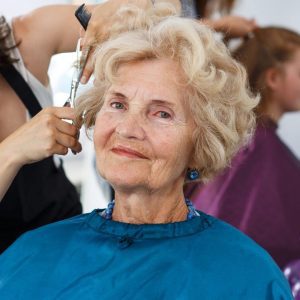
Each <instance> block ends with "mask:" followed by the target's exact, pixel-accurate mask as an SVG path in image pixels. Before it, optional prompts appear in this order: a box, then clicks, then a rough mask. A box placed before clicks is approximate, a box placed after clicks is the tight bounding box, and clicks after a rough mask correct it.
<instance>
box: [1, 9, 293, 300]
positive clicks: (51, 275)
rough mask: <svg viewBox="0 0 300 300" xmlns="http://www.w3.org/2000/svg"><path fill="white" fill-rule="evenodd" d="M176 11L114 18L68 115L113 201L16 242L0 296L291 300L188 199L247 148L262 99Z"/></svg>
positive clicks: (254, 257) (129, 12) (241, 239)
mask: <svg viewBox="0 0 300 300" xmlns="http://www.w3.org/2000/svg"><path fill="white" fill-rule="evenodd" d="M173 13H174V10H173V9H172V7H170V6H165V5H155V7H154V8H152V9H147V10H145V11H144V10H141V9H138V8H136V7H134V6H129V7H123V8H121V9H120V11H118V12H117V14H116V15H117V16H118V18H116V19H115V26H113V27H112V28H111V30H110V32H109V35H108V40H107V41H106V42H104V43H102V44H101V45H99V47H98V49H97V50H96V51H95V73H94V75H95V81H94V86H93V87H92V88H91V89H90V90H89V91H87V92H86V93H85V94H83V95H82V96H81V97H80V98H79V99H78V103H77V105H76V110H77V122H76V123H79V125H80V124H81V123H82V122H84V124H85V126H86V127H87V128H90V127H93V128H94V146H95V152H96V160H97V166H98V169H99V172H100V174H101V175H102V176H103V177H104V178H105V179H107V180H108V182H109V183H110V184H111V185H112V186H113V188H114V190H115V201H113V202H111V203H110V204H109V205H108V207H107V209H101V210H99V209H98V210H94V211H93V212H92V213H89V214H84V215H81V216H77V217H74V218H71V219H69V220H64V221H61V222H56V223H53V224H50V225H47V226H44V227H42V228H39V229H37V230H34V231H31V232H28V233H26V234H24V235H23V236H22V237H21V238H20V239H19V240H18V241H17V242H16V243H14V245H13V246H12V247H10V249H8V250H7V251H6V252H4V254H3V255H2V256H1V257H0V265H1V268H0V282H1V285H0V295H1V299H3V300H6V299H12V298H13V299H17V298H22V299H40V298H43V297H45V295H46V297H47V299H58V298H60V299H86V298H90V299H98V298H99V299H179V300H180V299H182V300H185V299H199V298H200V299H204V300H205V299H231V300H235V299H245V300H247V299H249V300H252V299H285V300H289V299H292V296H291V293H290V290H289V286H288V283H287V281H286V280H285V278H284V277H283V274H282V272H281V271H280V270H279V268H278V267H277V266H276V264H275V263H274V262H273V260H272V259H271V258H270V256H269V255H268V254H267V252H266V251H264V250H263V249H262V248H260V247H259V246H258V245H257V244H256V243H254V242H253V241H251V240H250V239H249V238H248V237H246V236H245V235H244V234H242V233H241V232H239V231H238V230H236V229H234V228H233V227H232V226H230V225H228V224H225V223H224V222H222V221H219V220H217V219H215V218H213V217H210V216H208V215H206V214H204V213H202V212H198V211H196V210H195V209H194V207H193V205H192V203H191V202H190V201H189V200H188V199H185V198H184V195H183V185H184V183H185V182H186V181H189V180H197V179H199V177H200V176H201V178H203V179H208V178H210V177H211V176H213V175H214V174H215V173H216V171H217V170H219V169H220V168H222V167H224V166H225V165H226V163H227V162H228V160H230V159H231V157H232V154H233V153H234V152H235V151H236V149H237V148H238V147H239V146H240V145H241V144H243V143H244V142H245V141H247V140H248V138H249V135H250V134H251V132H252V131H253V126H254V125H255V116H254V113H253V108H254V107H255V106H256V104H257V102H258V99H257V98H256V97H252V95H251V94H250V93H249V91H248V89H247V86H246V79H247V76H246V72H245V70H244V68H243V67H242V66H241V65H240V64H239V63H238V62H236V61H235V60H234V59H232V58H231V57H230V55H229V53H228V51H227V48H226V47H225V45H224V44H223V43H221V42H218V41H216V40H215V39H214V36H213V33H212V32H211V30H210V29H209V28H208V27H207V26H205V25H203V24H200V23H199V22H196V21H194V20H191V19H186V18H182V17H175V16H173ZM94 196H95V197H97V195H94ZM49 269H51V272H49ZM179 274H180V276H179ZM228 278H230V280H228Z"/></svg>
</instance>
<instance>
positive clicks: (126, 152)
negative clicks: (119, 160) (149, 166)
mask: <svg viewBox="0 0 300 300" xmlns="http://www.w3.org/2000/svg"><path fill="white" fill-rule="evenodd" d="M111 151H112V152H114V153H115V154H118V155H120V156H125V157H129V158H142V159H148V157H146V156H145V155H143V154H142V153H140V152H138V151H136V150H133V149H130V148H127V147H123V146H118V147H114V148H112V149H111Z"/></svg>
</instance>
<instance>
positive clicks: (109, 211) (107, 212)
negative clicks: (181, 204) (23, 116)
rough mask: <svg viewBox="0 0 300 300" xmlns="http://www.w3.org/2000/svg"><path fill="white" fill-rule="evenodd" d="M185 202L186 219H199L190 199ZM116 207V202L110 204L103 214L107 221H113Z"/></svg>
mask: <svg viewBox="0 0 300 300" xmlns="http://www.w3.org/2000/svg"><path fill="white" fill-rule="evenodd" d="M184 200H185V204H186V206H187V208H188V210H189V211H188V214H187V216H186V219H187V220H191V219H193V218H194V217H199V216H200V215H199V213H198V212H197V211H196V209H195V207H194V205H193V203H192V202H191V201H190V200H189V199H184ZM114 207H115V200H113V201H111V202H109V203H108V205H107V208H106V209H105V210H104V211H103V212H102V217H103V218H105V219H106V220H111V219H112V214H113V210H114Z"/></svg>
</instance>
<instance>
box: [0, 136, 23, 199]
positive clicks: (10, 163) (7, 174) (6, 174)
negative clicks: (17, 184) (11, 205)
mask: <svg viewBox="0 0 300 300" xmlns="http://www.w3.org/2000/svg"><path fill="white" fill-rule="evenodd" d="M0 166H1V167H0V202H1V201H2V199H3V197H4V195H5V193H6V192H7V190H8V188H9V187H10V185H11V183H12V181H13V180H14V178H15V176H16V175H17V173H18V171H19V170H20V168H21V165H20V164H19V163H18V162H17V160H16V156H15V155H14V153H11V152H10V151H9V150H8V147H7V146H6V142H5V140H4V141H3V142H2V143H0Z"/></svg>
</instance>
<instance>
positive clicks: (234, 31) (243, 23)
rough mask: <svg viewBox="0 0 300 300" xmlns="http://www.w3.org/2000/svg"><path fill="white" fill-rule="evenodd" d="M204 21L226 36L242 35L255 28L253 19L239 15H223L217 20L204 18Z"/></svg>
mask: <svg viewBox="0 0 300 300" xmlns="http://www.w3.org/2000/svg"><path fill="white" fill-rule="evenodd" d="M204 23H206V24H207V25H209V26H211V27H212V28H213V29H215V30H216V31H219V32H222V33H224V34H225V36H226V38H236V37H244V36H246V35H247V34H249V33H250V32H252V31H253V30H254V29H255V28H257V24H256V22H255V20H254V19H246V18H243V17H239V16H225V17H222V18H220V19H218V20H205V21H204Z"/></svg>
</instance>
